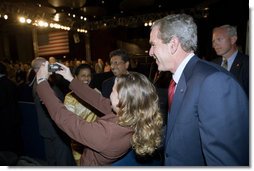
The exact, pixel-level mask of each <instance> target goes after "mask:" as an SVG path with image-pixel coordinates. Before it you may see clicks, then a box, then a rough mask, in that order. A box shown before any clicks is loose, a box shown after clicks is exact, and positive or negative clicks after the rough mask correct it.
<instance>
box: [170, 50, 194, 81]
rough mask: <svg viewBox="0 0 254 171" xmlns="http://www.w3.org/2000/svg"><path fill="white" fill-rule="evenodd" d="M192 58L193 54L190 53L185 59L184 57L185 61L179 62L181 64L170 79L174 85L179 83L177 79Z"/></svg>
mask: <svg viewBox="0 0 254 171" xmlns="http://www.w3.org/2000/svg"><path fill="white" fill-rule="evenodd" d="M193 56H194V53H190V54H189V55H188V56H187V57H185V59H184V60H183V61H182V62H181V64H180V65H179V66H178V68H177V69H176V72H175V73H174V74H173V76H172V77H173V79H174V81H175V82H176V85H177V84H178V82H179V79H180V77H181V75H182V73H183V70H184V68H185V66H186V65H187V63H188V62H189V60H190V59H191V58H192V57H193Z"/></svg>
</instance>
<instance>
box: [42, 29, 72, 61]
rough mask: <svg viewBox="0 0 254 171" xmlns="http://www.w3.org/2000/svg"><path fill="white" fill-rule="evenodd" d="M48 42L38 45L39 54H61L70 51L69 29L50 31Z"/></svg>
mask: <svg viewBox="0 0 254 171" xmlns="http://www.w3.org/2000/svg"><path fill="white" fill-rule="evenodd" d="M47 36H48V42H46V44H44V45H41V46H40V45H39V46H38V53H39V56H46V55H59V54H66V53H69V41H68V32H67V31H58V32H49V33H48V35H47Z"/></svg>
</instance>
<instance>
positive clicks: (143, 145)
mask: <svg viewBox="0 0 254 171" xmlns="http://www.w3.org/2000/svg"><path fill="white" fill-rule="evenodd" d="M60 65H61V66H62V70H61V71H57V73H59V74H62V75H63V77H64V78H65V79H67V80H69V81H70V82H71V83H70V88H71V89H72V91H73V92H74V93H75V94H76V95H78V96H79V97H80V98H81V99H82V100H84V101H86V102H87V103H89V104H90V105H91V106H93V107H95V108H97V109H98V110H99V111H101V112H102V113H103V114H105V115H104V116H102V117H97V119H96V120H95V122H87V121H85V120H84V119H83V118H81V117H79V116H77V115H76V114H74V113H73V112H71V111H68V109H66V108H65V106H64V105H63V104H62V103H61V102H60V101H59V100H58V99H57V98H56V97H55V95H54V93H53V91H52V90H51V88H50V86H49V84H48V83H47V81H46V80H47V78H48V75H49V73H48V62H46V63H45V64H44V65H42V67H41V68H40V70H39V72H38V73H37V82H38V87H37V92H38V94H39V96H40V98H41V99H42V101H43V102H44V103H45V105H46V107H47V108H48V110H49V111H50V115H51V117H52V119H53V120H54V121H55V122H56V124H57V125H58V126H59V127H60V128H61V129H62V130H64V131H65V132H66V133H67V134H68V135H69V136H70V137H71V138H73V139H74V140H76V141H78V142H80V143H82V144H83V145H85V146H86V148H84V151H83V154H82V157H81V165H110V164H112V162H114V161H116V160H117V159H119V158H120V157H121V156H122V155H124V154H125V153H126V152H127V151H128V149H130V147H132V148H133V149H134V150H135V152H136V153H137V154H138V155H141V156H145V155H151V154H153V153H154V151H155V150H156V149H157V148H158V147H159V146H160V145H161V132H162V131H161V130H162V116H161V113H160V112H159V106H158V96H157V94H156V90H155V87H154V86H153V85H152V83H151V82H150V81H149V80H148V79H147V78H146V77H145V76H144V75H142V74H138V73H129V74H128V75H123V76H121V77H118V78H117V79H116V80H115V84H114V86H113V91H112V93H111V95H110V99H108V98H104V97H103V96H102V95H101V94H99V93H98V92H97V91H95V90H93V89H91V88H90V87H89V86H88V85H87V84H84V83H82V82H81V81H79V80H78V79H76V78H75V79H73V76H72V75H71V72H70V70H69V68H68V67H66V66H64V65H62V64H60ZM112 109H113V111H114V112H115V113H114V112H113V111H112Z"/></svg>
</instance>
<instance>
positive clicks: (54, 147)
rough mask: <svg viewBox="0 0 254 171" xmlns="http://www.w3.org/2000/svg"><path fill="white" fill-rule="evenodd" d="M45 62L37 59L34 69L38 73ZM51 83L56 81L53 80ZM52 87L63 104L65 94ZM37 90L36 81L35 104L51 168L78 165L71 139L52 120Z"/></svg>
mask: <svg viewBox="0 0 254 171" xmlns="http://www.w3.org/2000/svg"><path fill="white" fill-rule="evenodd" d="M43 62H46V59H44V58H42V57H37V58H35V59H34V60H33V61H32V67H33V69H34V71H35V72H36V73H37V72H38V70H39V68H40V66H41V64H42V63H43ZM51 81H54V79H51ZM51 86H52V89H53V90H54V92H55V94H56V95H57V97H58V98H59V100H61V101H62V102H63V100H64V94H63V92H62V91H61V90H60V88H59V87H58V86H56V85H55V84H54V83H52V82H51ZM36 88H37V83H36V81H35V82H34V84H33V96H34V103H35V106H36V111H37V117H38V126H39V132H40V135H41V136H42V138H43V141H44V145H45V154H46V160H47V164H48V165H49V166H74V165H76V164H75V160H74V158H73V155H72V151H71V145H70V138H69V137H68V136H67V135H66V134H65V133H64V132H63V131H62V130H60V129H59V128H58V127H57V125H56V124H55V122H54V121H53V120H52V119H51V117H50V115H49V113H48V110H47V108H46V107H45V106H44V104H42V102H41V100H40V98H39V96H38V94H37V92H36Z"/></svg>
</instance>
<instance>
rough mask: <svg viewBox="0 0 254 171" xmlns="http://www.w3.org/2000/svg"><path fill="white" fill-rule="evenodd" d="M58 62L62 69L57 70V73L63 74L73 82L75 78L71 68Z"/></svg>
mask: <svg viewBox="0 0 254 171" xmlns="http://www.w3.org/2000/svg"><path fill="white" fill-rule="evenodd" d="M57 64H58V65H60V66H61V70H58V71H56V73H57V74H60V75H62V76H63V77H64V78H65V79H66V80H68V81H69V82H71V81H72V80H73V76H72V74H71V71H70V68H68V67H67V66H65V65H63V64H61V63H58V62H57Z"/></svg>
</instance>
